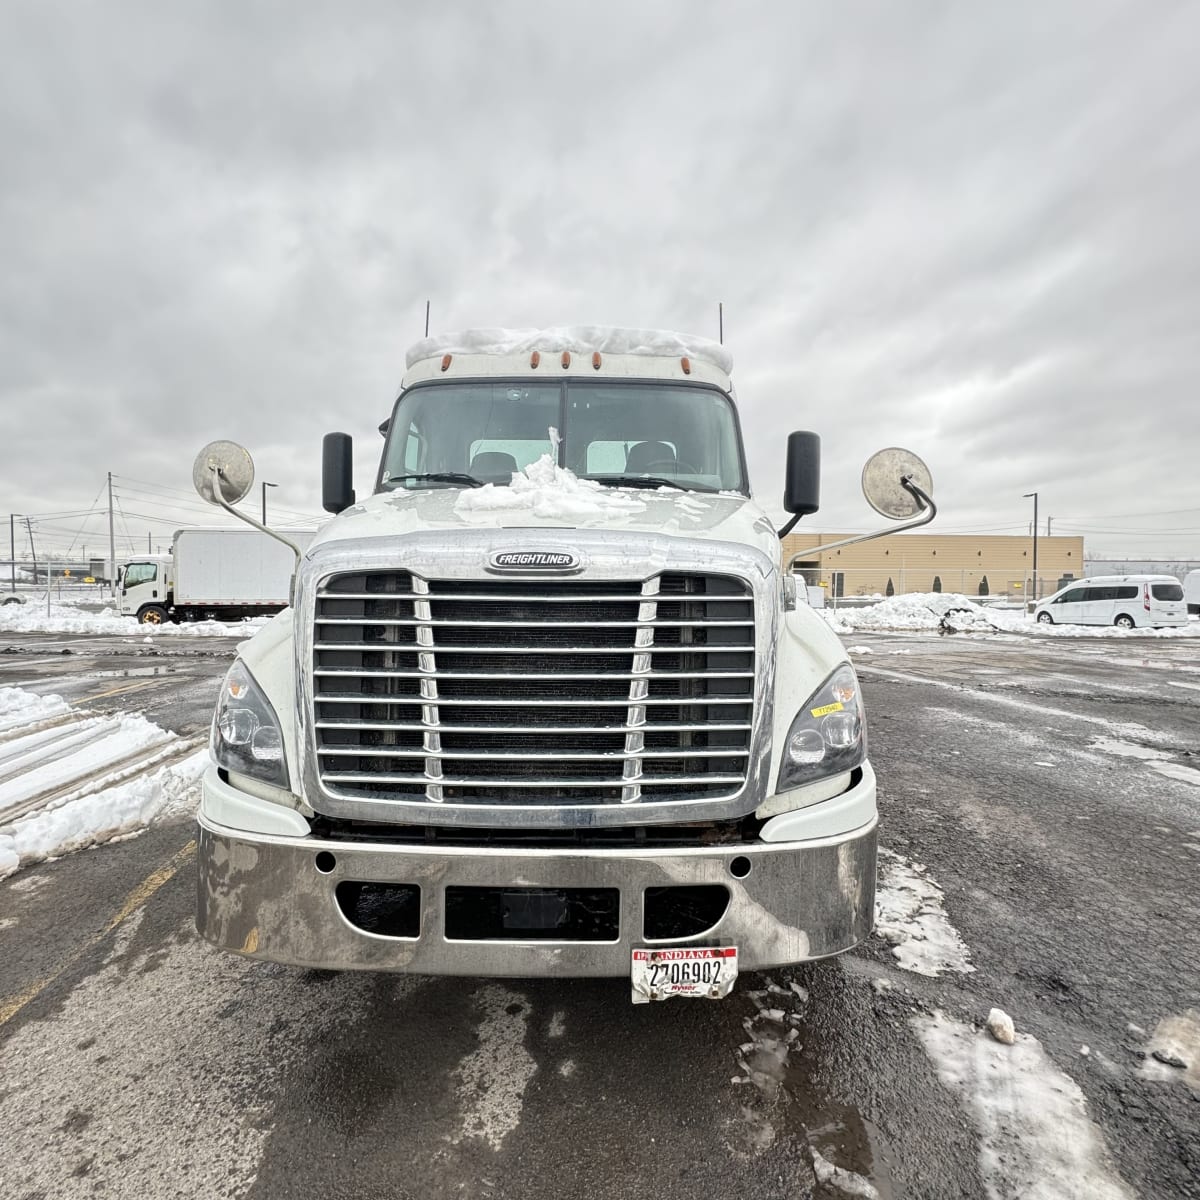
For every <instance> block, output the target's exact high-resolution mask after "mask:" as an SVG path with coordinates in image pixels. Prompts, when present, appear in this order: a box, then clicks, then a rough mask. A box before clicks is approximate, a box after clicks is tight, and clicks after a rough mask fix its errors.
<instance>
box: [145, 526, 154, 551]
mask: <svg viewBox="0 0 1200 1200" xmlns="http://www.w3.org/2000/svg"><path fill="white" fill-rule="evenodd" d="M146 553H147V554H153V553H154V546H153V544H152V543H151V541H150V530H148V529H147V530H146Z"/></svg>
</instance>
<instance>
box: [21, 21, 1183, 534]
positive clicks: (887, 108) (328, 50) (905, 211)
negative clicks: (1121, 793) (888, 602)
mask: <svg viewBox="0 0 1200 1200" xmlns="http://www.w3.org/2000/svg"><path fill="white" fill-rule="evenodd" d="M184 14H185V10H184V9H182V8H180V7H177V6H170V7H164V6H161V5H159V6H155V5H152V4H149V3H138V4H133V3H127V4H121V5H103V6H101V5H95V6H91V7H87V8H85V7H84V6H78V5H71V6H68V5H66V4H58V3H46V2H44V0H43V2H38V3H33V2H26V3H16V4H10V5H8V6H7V7H6V11H5V15H4V18H3V21H4V28H3V29H2V30H0V47H2V49H0V57H2V59H3V71H0V153H2V154H3V160H2V161H3V171H0V251H2V259H0V261H3V263H4V264H5V269H4V272H3V274H2V276H0V446H2V447H3V460H4V464H5V472H4V484H3V486H2V487H0V505H7V506H8V508H10V509H14V510H16V511H19V512H34V513H40V512H49V511H62V510H77V509H80V508H82V507H86V506H87V504H88V502H89V501H90V499H91V497H92V495H94V494H95V492H96V489H97V488H98V487H99V486H100V484H101V482H102V480H103V477H104V473H105V472H106V471H107V470H110V469H111V470H113V471H115V472H117V473H118V474H120V475H122V476H124V477H131V478H134V479H142V480H150V481H156V482H158V483H161V484H164V485H167V486H169V487H172V488H178V489H181V490H182V489H186V488H187V487H188V486H189V484H188V481H189V479H190V463H191V458H192V455H193V453H194V451H195V449H197V448H198V447H199V445H200V444H202V443H203V442H205V441H207V440H209V439H210V438H212V437H217V436H230V437H235V438H237V439H239V440H242V441H244V442H246V444H248V445H249V446H251V448H252V449H253V450H254V452H255V456H256V459H257V460H258V462H259V465H260V469H261V471H262V473H263V476H264V477H265V478H268V479H271V480H279V481H280V482H281V484H282V486H281V488H280V489H279V490H278V492H276V493H273V494H272V503H275V501H276V497H278V503H279V505H280V507H281V509H282V508H287V509H292V510H306V509H307V510H309V511H313V512H316V511H318V509H319V505H318V500H317V494H318V482H319V481H318V460H319V440H320V436H321V434H322V433H323V432H325V431H326V430H328V429H331V428H344V429H347V430H348V431H350V432H352V433H354V434H355V435H356V438H357V439H358V441H357V445H358V462H359V468H360V469H359V484H360V488H367V487H369V478H370V476H371V473H372V470H373V463H372V461H371V460H372V459H373V458H374V456H375V455H376V454H377V452H378V445H379V442H378V437H377V435H376V434H375V433H374V426H375V424H376V423H377V422H378V421H379V419H380V418H381V417H382V416H383V415H384V413H385V412H386V411H387V409H388V408H389V406H390V403H391V400H392V398H393V397H394V394H395V390H396V387H397V385H398V382H399V379H400V376H401V373H402V368H403V354H404V349H405V347H406V346H407V344H408V343H409V342H410V341H412V340H414V339H415V338H416V337H417V336H419V334H420V332H421V324H422V320H423V311H424V301H425V299H426V297H431V298H432V300H433V315H434V324H435V328H437V329H447V328H453V327H461V326H466V325H474V324H481V325H497V324H508V325H531V324H532V325H536V324H568V323H601V322H607V323H613V324H629V325H641V326H660V327H666V328H681V329H687V330H693V331H696V332H701V333H707V334H710V335H711V334H712V333H714V332H715V326H716V303H717V301H718V299H720V300H723V301H724V302H725V304H726V313H727V322H726V330H727V340H728V341H729V342H730V344H731V347H732V349H733V351H734V355H735V363H736V365H735V379H736V381H737V385H738V391H739V397H740V401H741V406H742V412H743V422H744V427H745V434H746V439H747V445H748V452H749V458H750V464H751V469H752V474H753V478H754V481H755V485H756V489H757V491H758V493H759V495H760V496H761V497H763V498H764V500H765V501H767V502H768V503H769V504H770V505H771V506H772V507H777V502H776V497H777V496H778V495H779V493H780V491H781V480H782V471H781V468H782V461H781V446H782V440H783V437H784V435H785V434H786V433H787V431H788V430H790V429H792V428H797V427H810V428H814V429H816V430H818V431H819V432H820V433H821V434H822V435H823V438H824V444H825V451H826V463H825V473H824V474H825V507H824V509H823V511H822V513H821V514H820V515H819V516H818V517H817V518H816V522H815V523H816V524H818V525H820V526H821V527H823V528H829V529H832V528H841V527H863V526H865V525H867V524H869V523H870V521H869V518H868V516H867V509H866V507H865V505H864V504H863V503H862V501H861V500H860V499H859V498H858V497H857V495H856V490H857V479H858V469H859V467H860V466H861V463H862V461H863V459H865V457H866V456H867V455H868V454H869V453H870V452H871V451H872V450H874V449H875V448H877V447H878V446H880V445H886V444H894V443H901V444H907V445H911V446H912V447H913V448H914V449H916V450H918V452H920V453H921V454H922V455H923V456H924V457H925V458H926V459H927V461H928V462H929V463H930V465H931V467H932V468H933V470H934V475H935V480H936V484H937V493H938V497H939V501H940V504H941V506H942V515H941V517H940V518H939V526H940V527H942V528H944V529H947V530H949V529H952V528H963V529H968V528H976V527H986V528H994V529H997V530H1001V529H1003V530H1008V531H1012V532H1018V531H1020V530H1021V529H1023V528H1024V527H1025V526H1026V524H1027V522H1028V520H1029V516H1030V512H1029V504H1028V502H1027V501H1025V500H1023V499H1022V498H1021V496H1022V493H1024V492H1028V491H1031V490H1034V489H1035V488H1036V489H1038V490H1039V491H1040V492H1041V495H1042V511H1043V513H1046V512H1049V513H1051V514H1052V515H1055V516H1058V517H1059V519H1060V526H1059V527H1060V528H1063V529H1064V530H1065V528H1066V527H1067V526H1068V525H1072V526H1079V527H1081V528H1082V527H1086V528H1088V529H1096V530H1109V531H1111V532H1097V533H1095V534H1091V533H1089V535H1088V544H1089V548H1094V549H1096V550H1111V551H1113V552H1124V553H1134V552H1137V551H1146V552H1154V553H1164V554H1166V553H1171V554H1178V555H1183V554H1193V555H1197V556H1200V495H1197V492H1196V487H1195V483H1194V477H1195V470H1194V465H1193V460H1194V454H1195V447H1196V443H1197V435H1198V434H1200V417H1198V416H1197V415H1196V405H1195V402H1194V397H1193V393H1194V389H1195V383H1196V376H1197V366H1198V365H1200V348H1198V347H1200V342H1198V341H1197V339H1196V336H1195V332H1194V331H1195V329H1196V326H1197V317H1198V316H1200V270H1198V268H1200V262H1198V257H1200V256H1198V250H1200V245H1198V243H1200V233H1198V232H1197V226H1196V222H1195V220H1194V215H1193V214H1194V212H1195V210H1196V209H1197V208H1198V207H1200V204H1198V202H1200V103H1198V101H1200V94H1198V92H1200V82H1198V80H1200V77H1198V76H1197V75H1196V73H1195V71H1194V70H1193V69H1192V64H1191V62H1190V61H1189V56H1190V54H1191V50H1192V48H1193V47H1194V46H1195V45H1196V44H1197V40H1198V38H1200V15H1198V14H1197V13H1196V10H1195V9H1194V8H1193V7H1191V6H1188V5H1185V4H1163V5H1158V6H1154V7H1153V8H1146V7H1145V6H1135V5H1132V4H1117V3H1091V2H1087V3H1085V2H1084V0H1079V2H1078V3H1074V4H1050V5H1041V6H1038V7H1037V9H1036V11H1034V10H1022V9H1015V10H1004V9H1000V8H995V7H992V8H981V7H979V6H964V5H958V6H956V5H948V4H942V3H932V2H930V3H923V4H920V3H918V4H908V5H904V6H878V7H872V8H866V7H862V8H847V7H845V6H836V7H835V6H825V5H815V4H814V5H783V4H778V5H765V4H764V5H753V6H737V7H736V8H735V7H733V6H730V5H716V4H706V5H696V4H687V5H684V4H664V5H655V6H652V7H647V6H644V5H634V4H631V3H625V4H610V5H605V6H604V7H603V8H602V9H596V8H594V7H593V8H584V7H576V6H567V5H562V4H551V3H531V4H521V5H505V6H473V7H471V8H470V9H467V8H465V7H464V8H461V9H454V8H450V7H448V6H444V5H442V6H418V5H415V4H408V5H395V4H384V3H377V4H373V5H355V6H353V7H352V8H345V7H334V6H316V5H304V6H302V7H301V9H298V8H297V7H296V6H286V5H283V4H260V5H234V4H221V5H204V6H201V5H196V6H195V7H194V8H193V10H192V11H191V12H190V13H187V14H186V15H184ZM143 498H144V497H143ZM178 498H179V499H180V500H182V497H178ZM130 499H131V500H132V496H131V497H130ZM1189 505H1190V506H1192V509H1193V511H1192V513H1191V515H1190V516H1189V515H1188V514H1186V513H1185V514H1183V515H1182V516H1173V517H1168V518H1163V520H1162V521H1161V522H1159V521H1158V519H1157V518H1154V517H1145V518H1139V519H1136V520H1135V519H1130V520H1121V519H1118V518H1116V517H1113V516H1111V514H1123V513H1134V514H1137V513H1155V512H1159V511H1165V510H1175V509H1186V508H1188V507H1189ZM139 511H140V510H139ZM159 511H160V512H161V513H162V518H163V519H162V521H161V522H160V523H159V524H158V525H156V526H154V528H155V529H161V528H163V527H164V524H165V523H167V522H169V520H173V519H174V518H175V516H176V515H178V516H179V517H180V523H188V521H190V520H191V519H192V517H190V516H188V510H187V508H186V507H185V508H183V509H178V510H175V509H162V510H159ZM1068 518H1070V520H1068ZM1189 522H1190V525H1189ZM51 524H52V523H51V522H50V521H47V522H46V525H47V530H46V536H47V538H50V537H51V532H50V528H49V526H50V525H51ZM60 524H61V522H60ZM66 525H69V521H68V522H66ZM129 525H130V527H131V529H133V530H134V531H135V532H136V531H138V530H141V529H144V528H145V527H146V526H145V524H143V525H139V524H138V519H137V518H130V520H129ZM1160 525H1161V531H1160V530H1159V528H1158V527H1159V526H1160ZM63 527H64V528H65V527H66V526H63ZM1189 528H1190V529H1191V530H1192V532H1186V531H1187V530H1188V529H1189ZM1122 530H1124V531H1125V532H1120V531H1122ZM1177 530H1180V531H1177ZM138 536H144V534H141V533H139V534H138Z"/></svg>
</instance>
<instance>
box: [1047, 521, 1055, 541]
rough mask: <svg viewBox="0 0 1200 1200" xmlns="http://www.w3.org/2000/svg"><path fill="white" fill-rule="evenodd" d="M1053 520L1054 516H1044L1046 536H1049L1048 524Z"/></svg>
mask: <svg viewBox="0 0 1200 1200" xmlns="http://www.w3.org/2000/svg"><path fill="white" fill-rule="evenodd" d="M1053 521H1054V518H1053V517H1047V518H1046V536H1047V537H1049V536H1050V526H1051V524H1052V523H1053Z"/></svg>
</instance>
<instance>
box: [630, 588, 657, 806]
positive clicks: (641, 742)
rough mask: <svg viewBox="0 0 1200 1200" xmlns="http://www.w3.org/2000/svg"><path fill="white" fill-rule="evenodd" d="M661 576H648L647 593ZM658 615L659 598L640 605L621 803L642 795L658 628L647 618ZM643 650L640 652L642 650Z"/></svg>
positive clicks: (653, 592) (653, 593)
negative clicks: (651, 651)
mask: <svg viewBox="0 0 1200 1200" xmlns="http://www.w3.org/2000/svg"><path fill="white" fill-rule="evenodd" d="M658 582H659V581H658V576H655V577H654V578H653V579H647V580H646V582H645V583H644V584H642V595H643V596H657V595H658ZM657 615H658V604H657V602H656V601H655V600H643V601H642V603H641V604H639V605H638V631H637V633H636V634H635V635H634V640H633V644H634V647H635V652H634V655H633V667H632V670H631V674H632V675H634V676H639V675H640V676H642V678H640V679H638V678H634V679H631V680H630V681H629V712H628V713H627V715H626V718H625V725H626V727H627V729H628V732H627V733H626V734H625V769H624V771H623V772H622V778H623V779H624V780H625V784H624V786H623V787H622V788H621V803H622V804H634V803H636V802H637V801H638V800H640V799H641V798H642V785H641V778H642V752H643V751H644V750H645V749H646V733H645V729H644V726H645V724H646V706H645V704H642V703H640V702H641V701H643V700H645V699H646V698H647V696H648V695H649V691H650V681H649V680H648V679H647V678H645V677H646V676H648V675H649V674H650V669H651V663H652V662H653V656H652V655H651V654H649V653H648V648H649V647H650V646H653V645H654V629H653V627H651V626H650V625H649V624H645V622H650V621H653V620H654V618H655V617H656V616H657ZM638 651H640V653H638Z"/></svg>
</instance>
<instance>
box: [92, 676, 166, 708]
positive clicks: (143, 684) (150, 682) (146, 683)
mask: <svg viewBox="0 0 1200 1200" xmlns="http://www.w3.org/2000/svg"><path fill="white" fill-rule="evenodd" d="M157 682H158V679H139V680H138V681H137V682H136V683H126V684H122V685H121V686H120V687H115V688H109V689H108V691H107V692H97V693H96V695H94V696H84V697H83V699H82V700H76V701H75V703H76V704H89V703H91V701H93V700H103V699H104V697H105V696H119V695H120V694H121V693H122V692H136V691H137V690H138V689H139V688H148V687H153V686H154V685H155V684H156V683H157Z"/></svg>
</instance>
